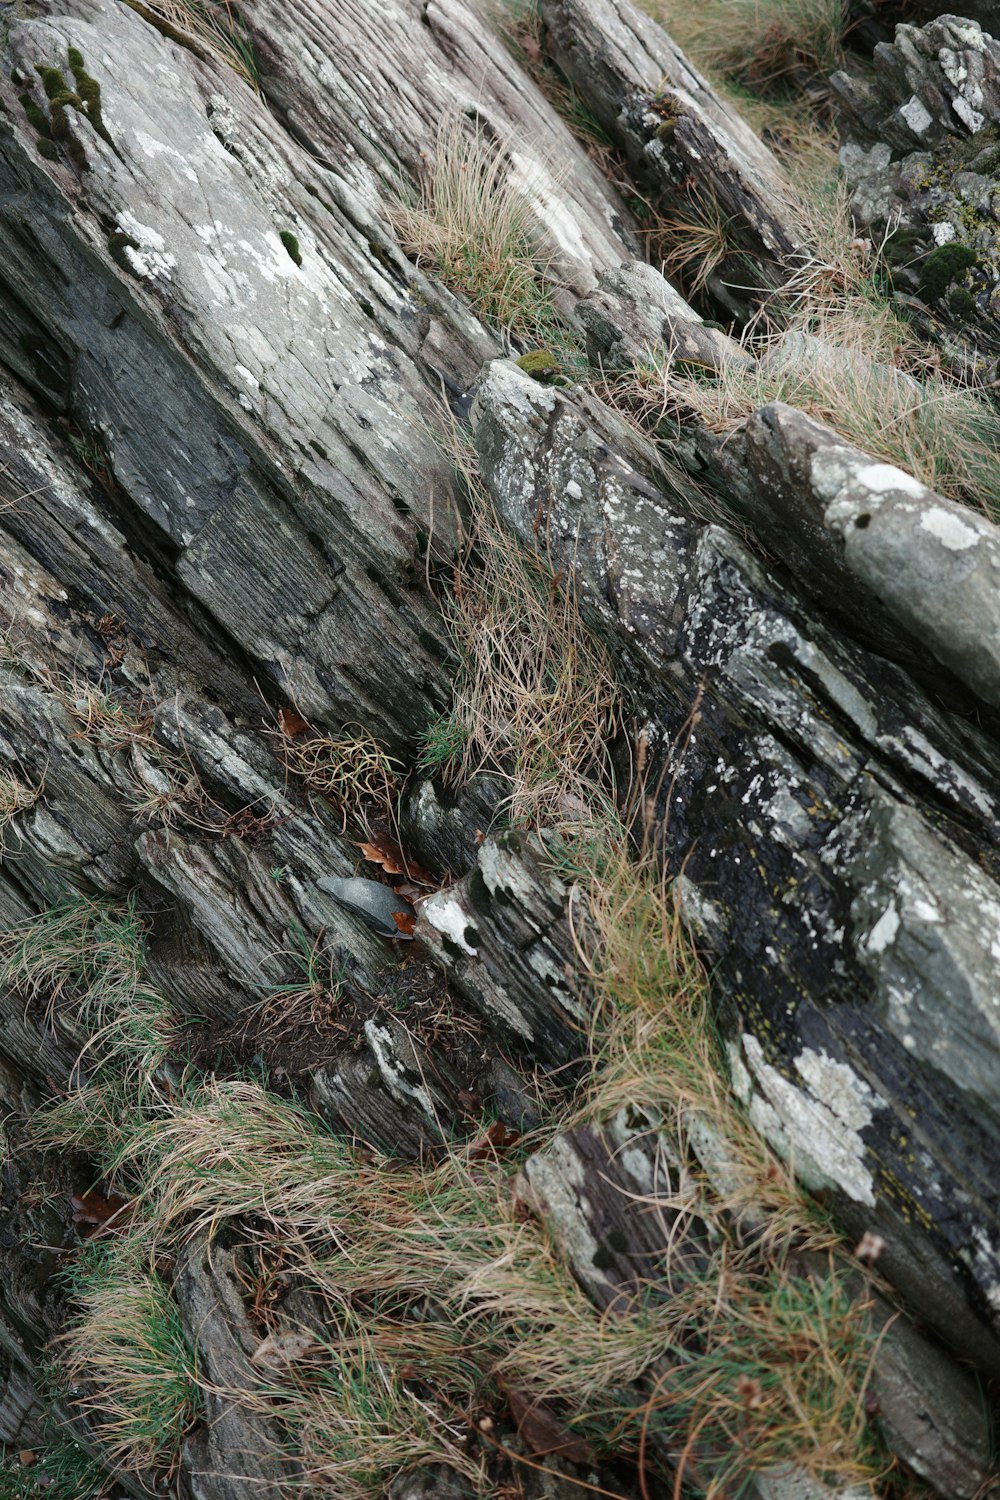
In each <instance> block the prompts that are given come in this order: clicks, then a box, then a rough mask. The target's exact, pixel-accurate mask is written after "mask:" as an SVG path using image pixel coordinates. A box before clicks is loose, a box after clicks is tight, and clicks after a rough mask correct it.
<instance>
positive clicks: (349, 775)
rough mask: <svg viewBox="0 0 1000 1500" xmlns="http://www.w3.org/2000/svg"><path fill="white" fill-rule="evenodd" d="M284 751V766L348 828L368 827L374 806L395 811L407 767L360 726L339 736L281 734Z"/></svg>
mask: <svg viewBox="0 0 1000 1500" xmlns="http://www.w3.org/2000/svg"><path fill="white" fill-rule="evenodd" d="M307 727H308V726H307ZM279 749H280V753H281V756H282V758H283V760H284V762H285V765H286V766H287V767H288V769H289V770H290V771H293V772H294V773H295V774H296V775H297V776H301V777H302V779H303V781H304V782H305V783H306V785H307V786H308V787H309V789H310V791H313V792H319V793H320V794H321V795H322V796H324V797H328V798H329V799H330V801H331V802H333V803H334V804H335V806H336V807H337V808H339V809H340V812H341V814H342V818H343V825H342V826H343V828H345V829H346V827H347V824H348V821H349V820H354V821H356V822H357V823H359V824H361V825H363V824H364V820H365V813H366V810H368V809H370V808H373V807H374V808H377V809H378V810H380V811H383V812H385V811H388V812H390V813H391V811H392V810H393V808H394V807H395V803H396V798H397V796H398V793H399V787H400V782H401V774H402V770H403V767H402V765H401V764H400V762H399V761H398V760H396V759H394V757H393V756H391V755H388V754H387V753H386V751H385V750H383V748H382V746H381V745H380V744H379V743H378V741H377V740H376V739H374V737H373V736H372V735H370V734H368V733H367V731H366V730H364V729H361V728H360V727H359V726H352V725H345V731H344V733H343V734H341V735H339V736H338V737H337V738H333V737H332V736H330V735H317V734H302V735H299V736H293V735H290V734H285V733H282V734H281V736H280V741H279Z"/></svg>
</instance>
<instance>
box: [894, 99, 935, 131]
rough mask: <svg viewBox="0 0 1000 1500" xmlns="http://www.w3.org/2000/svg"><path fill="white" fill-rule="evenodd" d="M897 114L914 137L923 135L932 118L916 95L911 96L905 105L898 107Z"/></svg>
mask: <svg viewBox="0 0 1000 1500" xmlns="http://www.w3.org/2000/svg"><path fill="white" fill-rule="evenodd" d="M899 113H900V114H901V115H902V117H903V119H904V120H905V121H906V123H907V125H909V127H910V129H911V130H912V131H913V133H914V134H915V135H923V133H924V131H925V130H926V129H927V127H928V125H930V123H931V121H932V120H933V118H934V116H933V115H932V114H931V113H930V111H929V110H928V109H926V108H925V107H924V105H923V104H922V103H921V102H920V100H919V99H918V98H917V96H916V94H913V95H911V97H910V98H909V99H907V101H906V103H905V104H902V105H900V109H899Z"/></svg>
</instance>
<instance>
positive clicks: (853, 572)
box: [743, 403, 1000, 708]
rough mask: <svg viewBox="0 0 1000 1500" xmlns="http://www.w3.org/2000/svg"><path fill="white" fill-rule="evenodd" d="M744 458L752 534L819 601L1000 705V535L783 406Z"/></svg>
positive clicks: (759, 424)
mask: <svg viewBox="0 0 1000 1500" xmlns="http://www.w3.org/2000/svg"><path fill="white" fill-rule="evenodd" d="M743 452H744V454H745V457H746V461H747V469H748V474H749V485H748V489H749V490H750V491H752V497H751V498H750V500H749V503H748V509H749V511H750V514H751V518H752V521H753V524H754V528H755V530H756V531H757V534H758V535H759V536H760V537H761V539H762V540H763V541H764V543H765V544H766V545H767V546H768V547H770V548H772V549H773V550H774V552H775V554H776V555H778V556H780V557H781V558H782V560H783V561H784V562H785V563H786V565H787V566H789V567H790V568H791V569H792V571H793V572H794V573H795V574H796V575H797V576H798V577H799V578H800V579H802V581H803V582H804V583H806V585H807V586H808V587H809V588H810V591H811V592H812V593H813V594H814V596H816V597H818V598H819V599H821V600H822V602H823V603H824V604H825V605H826V606H827V607H828V608H830V609H832V610H833V611H834V612H836V613H838V614H840V615H841V616H842V617H843V618H845V619H847V618H849V617H850V616H851V615H852V614H853V615H854V616H855V618H856V619H859V621H860V629H861V630H862V631H863V632H864V633H865V634H866V636H867V637H868V639H870V640H872V641H880V642H881V644H882V645H883V647H884V648H889V649H890V650H891V651H892V652H893V653H894V654H896V655H897V657H898V656H899V655H900V653H902V655H903V658H904V659H906V658H907V657H908V658H909V659H910V661H911V662H912V663H914V664H917V663H919V661H920V657H921V654H923V655H924V660H925V662H926V653H927V652H929V653H930V654H931V656H933V657H934V658H935V659H936V660H937V661H938V662H940V663H942V664H943V665H944V666H946V667H947V668H949V669H950V671H952V672H953V673H954V674H955V676H956V677H957V678H958V679H959V680H960V681H961V682H964V683H965V684H967V686H968V687H970V688H971V689H972V690H973V692H974V693H975V694H976V695H977V696H978V697H979V698H981V699H982V701H983V702H984V703H988V704H990V705H991V706H992V707H994V708H995V707H998V706H1000V528H997V527H996V526H994V525H993V524H992V523H991V522H989V521H987V520H986V519H985V518H984V517H983V516H979V515H977V514H976V513H975V512H974V511H972V510H970V509H969V508H968V507H967V506H963V505H957V504H955V503H954V502H953V501H949V500H945V499H944V498H943V497H942V496H941V495H936V494H935V493H934V492H933V491H932V490H928V489H927V488H926V487H925V486H924V485H922V484H919V483H918V482H917V480H915V479H914V478H913V477H912V476H911V475H909V474H906V473H904V472H903V470H901V469H897V468H895V467H894V466H893V465H891V464H884V463H875V462H873V461H872V459H871V458H870V457H869V456H868V455H867V454H864V453H861V452H860V451H859V450H858V449H855V448H850V447H848V446H847V445H846V444H844V443H843V442H842V441H841V440H840V439H839V438H838V437H837V436H836V434H834V433H831V432H830V431H829V430H827V429H825V428H823V427H821V426H819V425H818V424H817V423H815V422H812V421H810V419H809V418H808V417H806V416H804V415H803V414H802V412H799V411H796V410H795V409H794V408H792V407H789V406H783V405H781V404H780V403H775V404H774V405H771V406H766V407H764V408H763V410H761V411H760V412H758V413H756V415H755V416H753V417H752V418H751V419H750V420H749V422H748V423H747V427H746V434H745V442H744V447H743ZM907 639H909V642H910V644H909V645H907Z"/></svg>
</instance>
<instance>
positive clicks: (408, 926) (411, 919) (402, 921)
mask: <svg viewBox="0 0 1000 1500" xmlns="http://www.w3.org/2000/svg"><path fill="white" fill-rule="evenodd" d="M392 920H393V921H394V922H395V924H396V926H397V927H398V928H399V930H400V932H402V933H405V935H406V936H407V937H412V936H413V929H414V928H415V927H416V925H417V919H416V917H415V916H414V915H412V913H410V912H408V911H394V912H393V914H392Z"/></svg>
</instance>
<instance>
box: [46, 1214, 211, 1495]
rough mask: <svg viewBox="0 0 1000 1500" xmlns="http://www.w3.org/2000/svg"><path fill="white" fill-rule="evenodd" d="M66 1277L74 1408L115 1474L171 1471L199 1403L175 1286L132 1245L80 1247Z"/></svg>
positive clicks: (67, 1374)
mask: <svg viewBox="0 0 1000 1500" xmlns="http://www.w3.org/2000/svg"><path fill="white" fill-rule="evenodd" d="M66 1280H67V1282H68V1286H69V1290H70V1293H71V1296H72V1298H73V1301H74V1303H75V1304H76V1305H77V1307H78V1308H79V1315H78V1318H77V1320H76V1322H75V1323H74V1326H73V1328H72V1330H71V1331H70V1332H69V1334H68V1335H67V1336H65V1337H64V1339H63V1341H62V1347H63V1350H64V1351H65V1363H64V1365H63V1366H62V1374H63V1376H64V1379H65V1381H66V1383H67V1385H68V1386H69V1387H70V1388H71V1389H74V1390H75V1394H74V1396H73V1404H74V1406H75V1407H76V1408H77V1410H79V1411H80V1412H81V1413H82V1414H84V1415H86V1416H87V1417H89V1418H90V1422H91V1425H92V1430H93V1432H94V1435H95V1437H96V1438H97V1439H98V1440H99V1441H100V1443H101V1445H102V1448H103V1450H104V1451H105V1452H106V1453H107V1457H108V1461H109V1464H110V1465H111V1466H112V1467H119V1466H120V1467H122V1468H124V1469H127V1470H133V1471H134V1470H137V1469H142V1468H146V1467H148V1466H151V1465H154V1464H157V1465H162V1466H165V1467H167V1468H171V1467H173V1466H174V1465H175V1464H176V1462H177V1459H178V1458H179V1456H180V1447H181V1442H182V1440H183V1437H184V1433H185V1431H186V1430H187V1428H188V1427H189V1426H190V1425H191V1423H192V1422H193V1421H194V1420H195V1418H196V1416H197V1413H198V1409H199V1401H200V1396H199V1389H198V1374H197V1362H196V1357H195V1353H194V1350H193V1349H192V1347H191V1344H190V1342H189V1340H188V1338H187V1335H186V1333H185V1331H184V1328H183V1326H182V1324H181V1318H180V1312H179V1310H178V1307H177V1304H176V1303H175V1302H174V1300H173V1298H172V1296H171V1293H170V1288H169V1287H168V1285H167V1284H166V1282H165V1281H164V1280H163V1278H162V1277H161V1276H160V1275H159V1274H158V1273H157V1272H156V1270H155V1269H153V1268H152V1267H151V1266H150V1265H149V1264H148V1263H145V1262H143V1260H142V1259H141V1258H140V1257H139V1256H138V1255H137V1254H136V1248H135V1246H134V1245H133V1244H132V1243H131V1242H130V1241H129V1240H128V1239H127V1238H126V1239H111V1240H99V1241H92V1242H90V1243H88V1244H86V1245H83V1246H81V1248H80V1250H79V1251H78V1252H77V1254H76V1256H75V1257H74V1259H73V1261H72V1264H71V1268H70V1270H69V1272H68V1273H67V1275H66Z"/></svg>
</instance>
